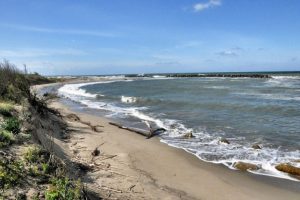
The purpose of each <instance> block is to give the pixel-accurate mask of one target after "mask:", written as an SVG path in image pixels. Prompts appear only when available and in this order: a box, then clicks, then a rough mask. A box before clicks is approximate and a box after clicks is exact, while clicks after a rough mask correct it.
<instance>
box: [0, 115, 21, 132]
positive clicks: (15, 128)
mask: <svg viewBox="0 0 300 200" xmlns="http://www.w3.org/2000/svg"><path fill="white" fill-rule="evenodd" d="M2 128H3V129H5V130H7V131H10V132H12V133H13V134H18V133H20V130H21V129H20V121H19V120H18V118H16V117H10V118H8V119H6V120H5V121H4V124H3V125H2Z"/></svg>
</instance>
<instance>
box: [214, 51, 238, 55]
mask: <svg viewBox="0 0 300 200" xmlns="http://www.w3.org/2000/svg"><path fill="white" fill-rule="evenodd" d="M217 55H219V56H238V54H237V53H236V52H234V51H231V50H225V51H220V52H217Z"/></svg>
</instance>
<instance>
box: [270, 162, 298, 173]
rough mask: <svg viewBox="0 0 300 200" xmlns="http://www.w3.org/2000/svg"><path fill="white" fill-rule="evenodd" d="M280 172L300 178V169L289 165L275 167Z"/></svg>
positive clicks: (283, 164) (282, 164)
mask: <svg viewBox="0 0 300 200" xmlns="http://www.w3.org/2000/svg"><path fill="white" fill-rule="evenodd" d="M275 168H276V169H277V170H278V171H282V172H286V173H288V174H292V175H296V176H300V168H299V167H295V166H293V165H291V164H288V163H281V164H279V165H277V166H276V167H275Z"/></svg>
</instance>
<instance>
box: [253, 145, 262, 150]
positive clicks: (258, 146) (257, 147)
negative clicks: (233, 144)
mask: <svg viewBox="0 0 300 200" xmlns="http://www.w3.org/2000/svg"><path fill="white" fill-rule="evenodd" d="M252 149H261V146H260V145H259V144H254V145H252Z"/></svg>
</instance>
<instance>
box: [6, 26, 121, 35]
mask: <svg viewBox="0 0 300 200" xmlns="http://www.w3.org/2000/svg"><path fill="white" fill-rule="evenodd" d="M1 25H2V26H5V27H8V28H13V29H17V30H22V31H31V32H39V33H57V34H69V35H86V36H95V37H118V34H116V33H112V32H105V31H97V30H81V29H52V28H42V27H34V26H24V25H16V24H1Z"/></svg>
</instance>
